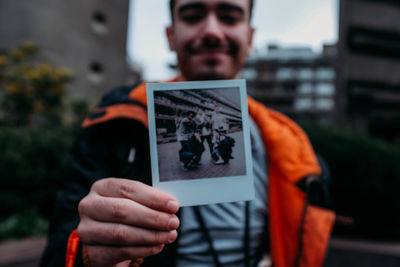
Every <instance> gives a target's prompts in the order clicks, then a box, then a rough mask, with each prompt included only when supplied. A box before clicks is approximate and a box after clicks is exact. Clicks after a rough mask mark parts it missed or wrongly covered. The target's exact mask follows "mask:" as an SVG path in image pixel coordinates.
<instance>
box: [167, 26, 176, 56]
mask: <svg viewBox="0 0 400 267" xmlns="http://www.w3.org/2000/svg"><path fill="white" fill-rule="evenodd" d="M165 33H166V35H167V39H168V45H169V50H171V51H175V45H174V28H173V26H172V25H170V26H167V28H165Z"/></svg>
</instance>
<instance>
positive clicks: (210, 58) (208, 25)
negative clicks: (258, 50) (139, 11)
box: [167, 0, 254, 80]
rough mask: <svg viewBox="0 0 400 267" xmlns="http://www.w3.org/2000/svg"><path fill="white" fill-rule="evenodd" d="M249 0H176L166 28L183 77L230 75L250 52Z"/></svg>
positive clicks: (208, 77)
mask: <svg viewBox="0 0 400 267" xmlns="http://www.w3.org/2000/svg"><path fill="white" fill-rule="evenodd" d="M249 16H250V10H249V0H177V1H176V4H175V7H174V10H173V17H174V22H173V24H172V25H171V26H170V27H168V28H167V37H168V42H169V46H170V49H171V50H173V51H176V53H177V57H178V67H179V70H180V72H181V75H182V78H183V80H206V79H233V78H235V77H237V75H238V73H239V71H240V69H241V68H242V67H243V65H244V63H245V60H246V58H247V56H248V55H249V54H250V52H251V45H252V39H253V33H254V29H253V28H252V27H251V26H250V17H249Z"/></svg>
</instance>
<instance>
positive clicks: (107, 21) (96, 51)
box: [0, 0, 140, 98]
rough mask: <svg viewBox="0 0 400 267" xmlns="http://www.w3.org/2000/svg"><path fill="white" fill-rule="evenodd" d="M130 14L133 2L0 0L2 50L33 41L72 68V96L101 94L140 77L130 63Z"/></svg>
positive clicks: (47, 58)
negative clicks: (127, 50) (127, 45)
mask: <svg viewBox="0 0 400 267" xmlns="http://www.w3.org/2000/svg"><path fill="white" fill-rule="evenodd" d="M128 14H129V0H113V1H107V0H85V1H78V0H70V1H62V0H35V1H32V0H18V1H15V0H0V50H7V49H9V48H11V47H15V46H17V45H19V44H21V43H22V42H24V41H27V40H28V41H32V42H33V43H35V44H37V45H38V46H39V48H40V54H39V57H40V59H42V60H45V61H48V62H50V63H52V64H54V65H56V66H64V67H67V68H69V69H71V70H72V71H73V74H74V80H73V82H72V84H71V86H70V91H71V93H72V94H73V95H80V96H85V97H94V98H97V97H98V96H100V95H102V94H103V93H104V92H105V91H108V90H109V89H110V88H111V87H113V86H116V85H118V84H126V83H133V82H135V81H137V80H138V79H139V77H140V76H139V72H138V71H136V70H133V69H132V67H130V66H129V65H128V63H127V52H126V40H127V28H128Z"/></svg>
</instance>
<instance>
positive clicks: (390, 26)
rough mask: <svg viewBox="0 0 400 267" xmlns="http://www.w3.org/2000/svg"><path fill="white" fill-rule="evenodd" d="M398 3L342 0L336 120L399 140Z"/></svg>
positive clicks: (399, 37) (390, 1) (394, 1)
mask: <svg viewBox="0 0 400 267" xmlns="http://www.w3.org/2000/svg"><path fill="white" fill-rule="evenodd" d="M399 18H400V2H399V1H397V0H379V1H378V0H341V1H340V19H339V46H338V52H339V53H338V65H337V66H338V67H337V76H338V80H337V98H336V102H337V111H338V112H337V120H338V122H339V123H340V124H341V125H343V126H347V127H351V128H353V129H355V130H358V131H361V132H364V133H369V134H372V135H375V136H379V137H383V138H385V139H388V140H393V141H396V140H397V141H400V19H399Z"/></svg>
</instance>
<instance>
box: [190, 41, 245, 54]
mask: <svg viewBox="0 0 400 267" xmlns="http://www.w3.org/2000/svg"><path fill="white" fill-rule="evenodd" d="M186 50H187V51H188V52H189V53H190V54H202V53H217V52H219V53H226V54H236V53H237V52H238V47H237V46H235V45H234V44H223V43H221V42H214V43H211V42H205V41H204V42H202V43H201V44H200V45H197V46H196V45H193V44H189V45H188V46H187V48H186Z"/></svg>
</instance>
